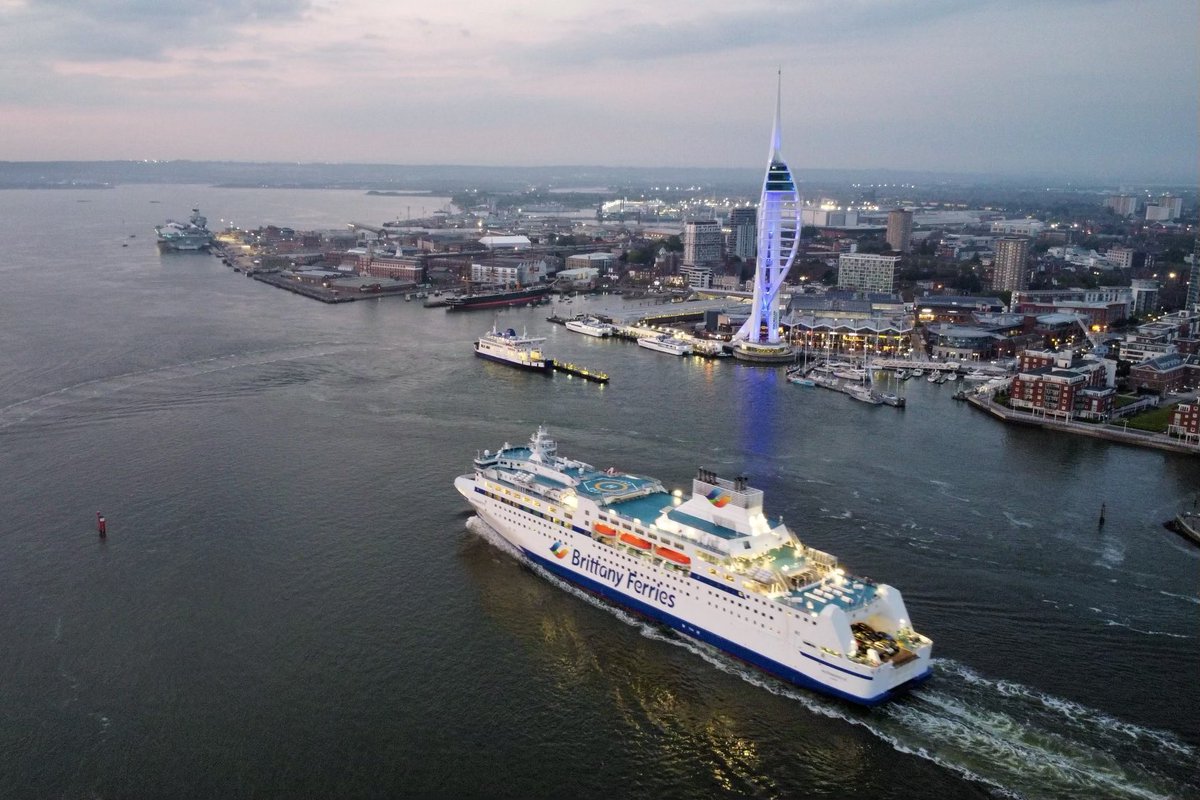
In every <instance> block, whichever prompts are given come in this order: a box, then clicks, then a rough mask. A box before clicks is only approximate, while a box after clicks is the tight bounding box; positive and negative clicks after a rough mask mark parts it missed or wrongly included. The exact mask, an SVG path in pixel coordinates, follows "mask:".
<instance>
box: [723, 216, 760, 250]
mask: <svg viewBox="0 0 1200 800" xmlns="http://www.w3.org/2000/svg"><path fill="white" fill-rule="evenodd" d="M757 239H758V211H757V210H756V209H753V208H735V209H733V210H732V211H730V212H729V252H731V253H733V255H735V256H737V257H738V258H740V259H743V260H746V259H750V258H754V252H755V245H756V244H757V243H758V242H757Z"/></svg>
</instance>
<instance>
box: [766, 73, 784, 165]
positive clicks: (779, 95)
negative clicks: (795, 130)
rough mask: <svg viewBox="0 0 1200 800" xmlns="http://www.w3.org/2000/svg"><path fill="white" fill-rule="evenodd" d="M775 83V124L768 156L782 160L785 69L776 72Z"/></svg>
mask: <svg viewBox="0 0 1200 800" xmlns="http://www.w3.org/2000/svg"><path fill="white" fill-rule="evenodd" d="M775 75H776V83H775V124H774V126H772V129H771V154H770V156H769V157H768V158H767V161H768V162H771V161H782V160H783V153H782V152H781V150H782V147H783V120H782V118H781V116H782V115H781V109H782V108H783V70H782V69H780V70H779V71H778V72H776V74H775Z"/></svg>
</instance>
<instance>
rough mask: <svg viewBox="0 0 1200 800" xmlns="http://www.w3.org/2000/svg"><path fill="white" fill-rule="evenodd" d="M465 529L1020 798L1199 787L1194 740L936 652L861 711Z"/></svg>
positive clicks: (891, 740)
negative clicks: (921, 676) (919, 677)
mask: <svg viewBox="0 0 1200 800" xmlns="http://www.w3.org/2000/svg"><path fill="white" fill-rule="evenodd" d="M467 527H468V529H470V530H471V531H472V532H474V533H476V534H477V535H479V536H481V537H482V538H484V539H486V540H487V541H488V542H490V543H492V544H493V545H495V546H496V547H498V548H500V549H502V550H504V551H505V552H508V553H510V554H512V555H513V556H515V557H516V558H517V559H519V560H520V561H521V562H523V563H524V564H526V565H528V566H529V567H530V568H531V569H533V570H534V571H536V572H537V573H539V574H540V575H541V576H542V577H544V578H545V579H546V580H549V581H550V582H552V583H553V584H555V585H556V586H558V587H560V588H561V589H563V590H564V591H567V592H570V593H571V594H573V595H575V596H576V597H579V598H580V599H582V600H584V601H585V602H587V603H591V604H592V605H593V606H596V607H597V608H601V609H604V610H605V611H607V612H609V613H610V614H612V615H613V616H615V617H616V618H617V619H619V620H621V621H622V622H626V623H628V624H630V625H632V626H634V627H636V628H638V629H639V631H640V632H641V634H642V635H643V636H646V637H647V638H650V639H655V640H658V641H662V642H666V643H669V644H672V645H675V646H677V647H683V648H685V649H687V650H689V651H690V652H692V653H694V654H695V655H697V656H699V657H700V658H702V659H704V660H705V661H706V662H708V663H709V664H711V665H712V666H714V667H716V668H717V669H719V670H721V671H722V672H725V673H727V674H730V675H734V676H736V677H738V678H740V679H742V680H744V681H746V682H748V683H751V684H753V685H755V686H758V687H761V688H763V689H765V690H767V691H769V692H771V693H773V694H775V695H779V696H782V697H787V698H789V699H791V700H794V701H796V702H798V703H799V704H801V705H802V706H804V707H805V708H806V709H807V710H808V711H810V712H812V713H814V714H819V715H821V716H824V717H829V718H834V719H840V720H843V721H845V722H848V723H850V724H852V725H857V726H859V727H862V728H865V729H867V730H868V731H870V732H871V733H872V734H874V735H875V736H877V737H878V738H880V739H881V740H883V741H885V742H887V743H888V744H890V745H891V746H892V747H893V748H895V749H896V750H897V751H899V752H902V753H908V754H911V755H915V756H918V757H920V758H924V759H927V760H929V761H932V762H933V763H935V764H938V765H939V766H941V767H943V768H945V769H948V770H950V771H952V772H955V773H957V774H959V775H961V776H962V777H964V778H966V779H968V780H971V781H974V782H976V783H979V784H982V785H984V786H986V787H988V788H989V790H990V791H991V792H992V793H994V794H996V795H998V796H1005V797H1013V798H1027V800H1042V799H1043V798H1044V799H1045V800H1051V798H1053V799H1054V800H1060V799H1062V800H1071V799H1073V798H1078V800H1085V798H1086V799H1087V800H1091V798H1095V797H1105V798H1113V799H1114V800H1170V798H1177V797H1185V796H1196V795H1200V785H1198V784H1196V783H1194V778H1192V777H1191V774H1192V773H1191V768H1190V765H1191V764H1194V763H1195V759H1196V757H1197V751H1196V748H1194V747H1192V746H1191V745H1189V744H1188V743H1186V742H1184V741H1183V740H1181V739H1180V738H1178V737H1177V736H1175V735H1174V734H1172V733H1170V732H1167V731H1161V730H1154V729H1152V728H1147V727H1143V726H1140V725H1136V724H1133V723H1130V722H1126V721H1123V720H1119V719H1116V718H1114V717H1112V716H1109V715H1107V714H1105V713H1104V712H1101V711H1098V710H1096V709H1092V708H1088V707H1086V706H1083V705H1081V704H1078V703H1075V702H1072V701H1070V700H1066V699H1063V698H1060V697H1055V696H1053V695H1050V694H1047V693H1045V692H1042V691H1039V690H1037V689H1035V688H1033V687H1030V686H1025V685H1023V684H1020V683H1017V682H1014V681H1009V680H1003V679H996V678H990V677H987V676H985V675H982V674H980V673H979V672H977V671H975V670H973V669H972V668H971V667H969V666H967V665H965V664H961V663H959V662H956V661H953V660H950V659H934V662H933V667H934V674H933V677H932V678H931V679H930V681H929V682H928V683H926V684H924V685H922V686H921V687H919V688H917V689H914V690H912V691H910V692H909V693H907V694H906V695H904V696H903V697H901V698H899V699H897V700H895V701H893V702H891V703H889V704H887V705H884V706H882V707H879V708H875V709H859V708H856V707H852V706H850V705H848V704H845V703H841V702H838V701H834V700H830V699H827V698H825V697H822V696H820V695H817V694H814V693H809V692H806V691H804V690H801V689H797V688H796V687H793V686H791V685H790V684H786V683H783V682H781V681H778V680H776V679H775V678H772V677H771V676H769V675H766V674H765V673H763V672H760V671H758V670H756V669H754V668H752V667H749V666H747V665H746V664H745V663H743V662H741V661H738V660H736V659H734V658H732V657H730V656H728V655H726V654H725V653H723V652H722V651H720V650H718V649H716V648H714V647H711V646H709V645H706V644H704V643H701V642H698V641H696V640H694V639H690V638H688V637H686V636H682V635H678V634H675V633H674V632H673V631H669V630H665V629H663V628H662V627H659V626H657V625H654V624H651V623H648V622H646V621H645V620H644V619H642V618H641V617H638V616H635V615H633V614H630V613H628V612H626V611H624V610H622V609H620V608H617V607H615V606H613V605H611V604H610V603H608V602H605V601H604V600H602V599H600V598H598V597H595V596H594V595H592V594H589V593H587V592H584V591H583V590H581V589H578V588H576V587H575V586H573V585H571V584H569V583H567V582H566V581H563V580H562V579H560V578H558V577H556V576H554V575H553V574H551V573H550V572H548V571H547V570H545V569H543V568H541V567H540V566H538V565H537V564H536V563H534V562H532V561H531V560H530V559H528V558H526V557H525V555H524V554H523V553H521V552H520V551H519V550H518V549H517V548H516V547H513V546H512V545H511V544H510V543H509V542H508V541H507V540H505V539H504V537H502V536H501V535H500V534H499V533H497V532H496V531H495V530H493V529H492V528H491V527H490V526H488V525H487V523H485V522H484V521H482V520H480V519H479V518H478V517H472V518H471V519H470V520H468V521H467Z"/></svg>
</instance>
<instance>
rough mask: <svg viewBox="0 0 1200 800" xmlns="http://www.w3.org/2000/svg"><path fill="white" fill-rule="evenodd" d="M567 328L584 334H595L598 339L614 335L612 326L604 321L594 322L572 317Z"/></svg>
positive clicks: (567, 323)
mask: <svg viewBox="0 0 1200 800" xmlns="http://www.w3.org/2000/svg"><path fill="white" fill-rule="evenodd" d="M566 329H567V330H569V331H572V332H573V333H582V334H583V335H584V336H595V337H596V338H597V339H603V338H605V337H606V336H611V335H612V326H611V325H605V324H604V323H600V324H594V323H591V322H586V321H584V320H578V319H572V320H568V321H567V322H566Z"/></svg>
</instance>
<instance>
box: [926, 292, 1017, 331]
mask: <svg viewBox="0 0 1200 800" xmlns="http://www.w3.org/2000/svg"><path fill="white" fill-rule="evenodd" d="M914 305H915V306H916V309H917V319H919V320H920V321H921V322H949V323H962V324H971V323H973V322H974V321H975V316H976V315H977V314H997V313H1000V312H1002V311H1004V302H1003V301H1002V300H1001V299H1000V298H999V297H974V296H970V295H966V296H964V295H949V294H937V295H926V296H924V297H918V298H916V300H915V301H914Z"/></svg>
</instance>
